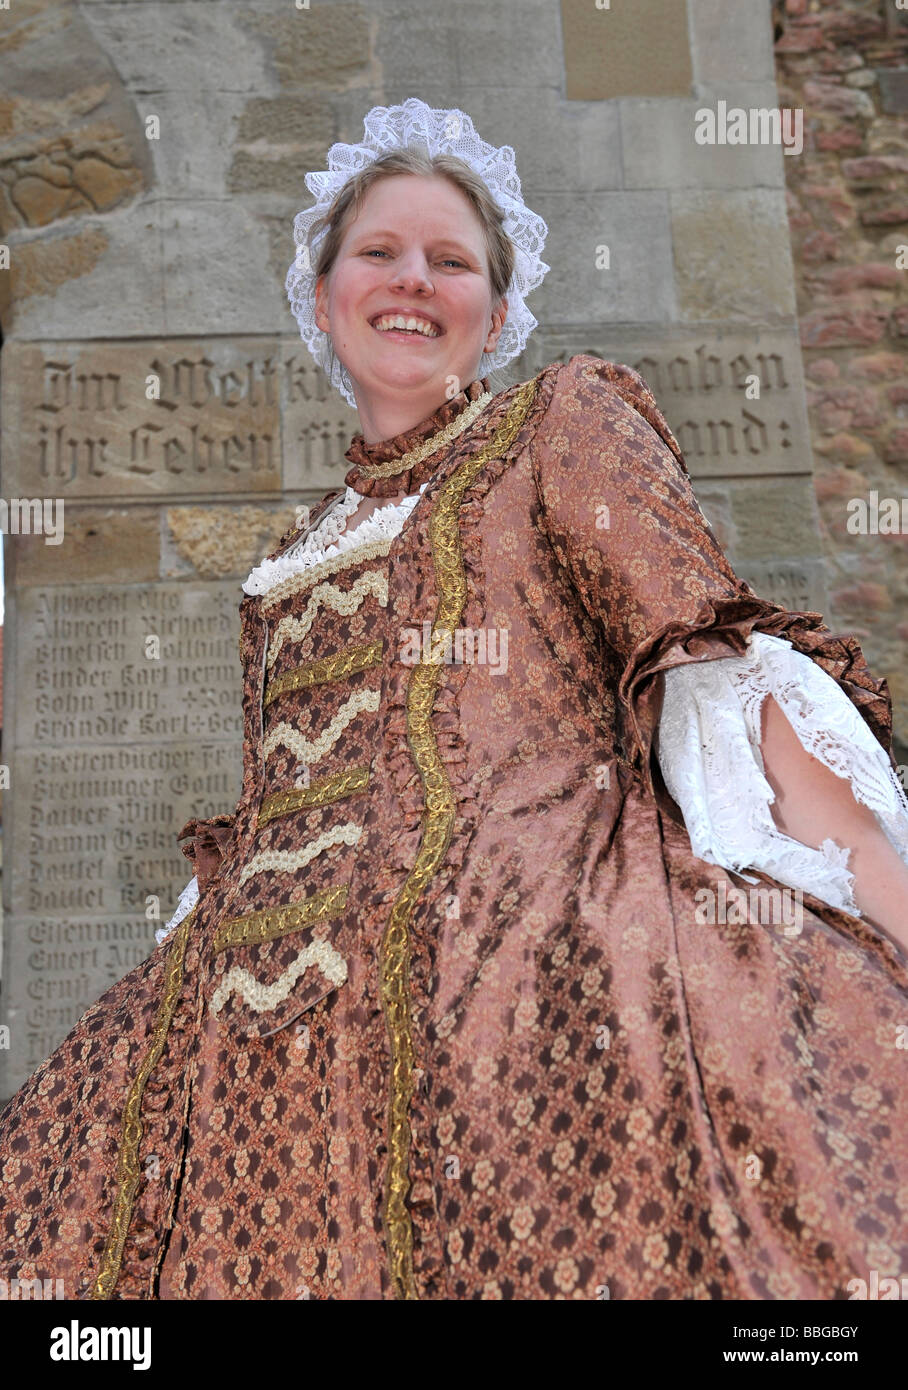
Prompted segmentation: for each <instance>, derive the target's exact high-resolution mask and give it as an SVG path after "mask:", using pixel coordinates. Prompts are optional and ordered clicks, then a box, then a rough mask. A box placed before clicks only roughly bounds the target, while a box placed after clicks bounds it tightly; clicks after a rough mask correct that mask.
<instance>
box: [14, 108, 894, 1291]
mask: <svg viewBox="0 0 908 1390" xmlns="http://www.w3.org/2000/svg"><path fill="white" fill-rule="evenodd" d="M366 131H367V135H366V140H365V142H364V143H363V144H362V145H355V146H352V147H348V146H334V147H333V148H332V151H331V153H330V156H329V162H330V163H331V165H332V167H331V169H330V170H329V171H328V173H327V174H318V175H315V174H312V175H309V176H307V185H308V186H309V187H310V190H311V191H313V192H314V191H316V189H318V191H319V194H320V196H319V198H318V200H317V202H316V205H315V207H314V208H310V209H307V210H305V212H303V213H301V214H300V215H299V217H298V218H297V222H296V227H295V232H296V237H297V244H298V246H300V248H301V250H304V251H305V252H306V254H305V255H302V256H299V257H298V258H297V260H296V261H295V263H294V265H293V266H292V267H291V270H290V272H289V274H288V279H287V287H288V292H289V294H290V298H291V304H292V305H293V308H294V312H295V313H296V315H297V318H298V321H299V323H300V332H301V336H302V337H303V339H304V341H305V342H306V343H307V345H308V346H309V347H310V348H311V351H312V352H313V355H314V356H315V358H316V360H317V361H318V362H319V363H320V364H321V365H322V366H323V367H324V369H325V371H326V372H327V373H328V374H329V377H330V379H331V381H332V382H333V384H334V385H335V386H336V387H337V388H338V390H340V391H342V392H343V393H344V395H345V396H348V398H350V399H352V400H355V402H356V405H357V407H358V409H359V412H360V418H361V422H362V430H361V432H360V433H358V434H356V435H355V436H354V438H353V439H352V441H351V443H350V447H349V448H348V449H347V451H346V460H347V463H348V465H349V467H348V470H347V472H346V474H345V477H344V482H345V487H344V488H343V489H342V488H337V489H335V490H333V491H332V492H329V493H328V494H326V496H325V497H324V498H323V499H322V500H321V502H319V504H318V505H317V506H316V508H315V509H314V514H313V516H312V519H311V524H310V525H309V526H308V527H306V528H305V529H303V530H299V529H294V530H291V531H289V532H288V533H287V534H286V535H285V536H284V537H283V538H282V540H281V542H280V544H279V546H278V547H277V549H276V550H275V551H274V552H273V553H272V554H271V555H270V556H266V557H265V558H264V559H263V560H262V562H261V563H260V564H259V565H257V566H256V567H255V568H254V569H253V571H252V572H251V573H250V575H249V576H248V578H247V580H246V582H245V584H244V586H243V587H244V589H245V593H246V597H245V598H244V599H243V601H242V603H241V605H240V613H241V620H242V632H241V642H240V649H241V654H242V659H243V670H244V696H243V724H244V737H243V759H244V781H243V793H242V796H241V798H240V801H239V803H238V804H237V806H236V808H235V810H234V811H233V812H232V813H230V812H228V811H225V812H224V813H223V814H222V815H219V816H215V817H212V818H211V819H210V820H207V821H192V822H190V823H189V824H188V825H187V826H185V827H184V828H183V831H182V832H181V840H182V841H183V842H184V850H185V852H186V854H187V857H188V858H189V859H190V860H191V861H192V864H193V868H194V870H195V873H194V876H193V878H192V879H191V880H190V882H189V884H188V885H187V887H186V889H185V890H184V894H183V895H182V896H181V900H180V903H179V904H178V906H177V911H176V912H175V913H174V916H173V918H172V919H171V921H170V922H169V923H168V924H167V926H166V927H165V928H164V929H162V931H161V932H160V939H159V944H158V947H157V949H156V950H155V951H154V952H153V953H152V954H151V955H150V957H149V958H148V959H147V960H146V961H144V962H143V963H142V964H141V965H140V966H138V967H137V968H135V969H134V970H132V971H131V972H130V973H129V974H128V975H126V976H125V977H124V978H123V979H122V980H120V981H119V982H118V983H117V984H116V985H115V986H114V987H113V988H112V989H111V990H109V991H108V993H107V994H105V995H104V996H103V997H102V998H101V999H100V1000H99V1001H98V1002H97V1003H96V1004H95V1005H94V1006H93V1007H92V1008H91V1009H90V1010H89V1011H88V1013H87V1014H86V1015H85V1016H84V1018H83V1019H82V1020H81V1021H80V1023H79V1024H78V1025H77V1027H76V1028H75V1029H74V1030H73V1032H72V1033H71V1034H70V1036H69V1037H68V1038H67V1039H66V1040H65V1042H64V1043H63V1044H62V1045H61V1046H60V1048H59V1049H58V1050H57V1052H56V1053H54V1055H53V1056H52V1057H51V1058H50V1059H49V1060H48V1061H47V1062H46V1063H45V1064H44V1065H43V1066H42V1067H41V1068H39V1070H38V1072H37V1073H36V1074H35V1075H34V1076H33V1077H32V1078H31V1079H30V1080H29V1082H28V1083H27V1084H26V1085H25V1086H24V1087H23V1088H22V1090H21V1091H20V1092H19V1093H18V1095H16V1096H15V1097H14V1098H13V1100H12V1101H11V1102H10V1104H9V1106H8V1108H7V1109H6V1110H5V1111H4V1112H3V1114H2V1116H0V1275H3V1276H4V1277H5V1276H6V1275H10V1276H12V1277H29V1278H37V1279H47V1278H53V1277H56V1278H64V1279H65V1281H66V1291H67V1296H68V1297H75V1298H97V1299H105V1298H111V1297H113V1298H128V1299H137V1298H142V1299H150V1298H162V1299H237V1300H239V1299H300V1298H305V1299H319V1300H333V1299H393V1298H399V1299H438V1300H441V1299H476V1300H479V1299H488V1300H495V1299H563V1298H564V1299H593V1300H598V1299H601V1298H603V1297H610V1298H612V1299H616V1300H617V1299H644V1300H656V1299H669V1298H670V1299H722V1300H728V1299H789V1298H803V1299H817V1298H820V1299H828V1300H834V1299H842V1298H845V1297H846V1289H847V1288H849V1287H850V1281H852V1280H854V1279H867V1278H869V1277H870V1274H869V1271H872V1270H896V1269H899V1268H902V1269H904V1268H908V1096H906V1088H905V1082H904V1071H905V1061H904V1059H905V1055H906V1047H908V1036H906V1018H908V949H906V947H908V943H906V940H905V936H904V926H903V914H902V912H901V903H902V901H903V900H904V897H905V894H906V887H905V885H906V884H908V802H906V800H905V796H904V793H903V792H902V790H901V787H900V785H899V782H898V779H897V778H896V776H895V773H894V768H893V760H892V756H891V753H890V738H891V722H890V714H891V707H890V701H889V696H888V691H887V688H886V684H885V682H884V681H882V680H878V679H876V678H875V677H874V676H873V675H872V674H871V672H870V671H869V670H868V668H867V665H866V663H865V661H864V658H863V655H862V653H861V650H860V647H859V646H858V644H857V642H856V641H855V640H854V638H853V637H849V636H836V635H834V634H833V633H831V632H830V631H829V629H828V628H827V627H826V626H825V625H824V624H823V622H822V619H821V618H820V616H819V615H818V614H816V613H799V612H789V611H788V610H786V609H784V608H782V607H780V606H779V605H778V604H775V603H772V602H770V601H769V600H768V599H764V598H761V597H760V596H759V595H757V594H756V593H754V591H753V590H752V589H750V588H749V586H748V585H747V584H745V583H744V582H743V581H742V580H741V579H739V578H738V577H737V575H736V574H735V573H734V571H733V570H732V568H731V566H730V565H729V563H728V560H727V559H726V557H725V556H724V554H723V553H722V550H721V548H720V546H719V544H718V542H717V540H716V537H715V535H714V534H713V532H712V530H711V529H710V527H709V525H708V523H707V521H706V519H705V517H704V516H703V513H702V512H701V510H700V508H699V506H698V504H697V500H696V497H695V496H694V492H693V488H692V486H691V483H690V479H689V477H688V474H687V468H686V464H685V460H684V457H683V454H682V451H681V449H680V447H679V445H678V441H677V440H676V438H675V436H674V435H673V433H672V431H671V428H670V427H669V424H668V422H667V421H666V419H665V417H664V416H663V414H662V412H661V410H660V409H659V406H658V404H657V402H656V401H655V399H654V397H653V395H652V393H651V391H650V390H649V387H648V386H647V384H646V382H645V381H644V380H643V378H642V377H641V376H640V375H639V373H638V372H636V371H635V370H634V369H633V368H632V367H629V366H626V365H623V364H621V363H614V362H609V361H604V360H602V359H601V358H598V357H595V356H592V355H590V354H587V353H580V354H577V355H575V356H572V357H570V358H569V360H568V361H566V362H552V363H549V364H548V365H547V366H545V367H544V368H543V369H542V370H541V371H540V372H538V373H537V375H536V376H535V377H532V378H531V379H529V380H527V381H524V382H519V383H517V384H516V385H511V386H507V387H506V388H505V389H503V390H500V391H498V392H497V393H495V392H493V391H492V390H491V389H490V382H489V377H488V376H480V375H479V373H480V372H481V371H483V370H486V371H488V370H491V369H493V368H494V367H496V366H501V365H504V364H505V363H506V362H508V361H510V360H511V359H513V358H514V357H516V356H517V355H518V354H519V353H520V352H521V351H522V349H523V347H524V345H525V343H526V339H527V335H528V333H529V332H530V331H531V330H532V328H533V327H534V326H535V319H534V318H533V316H532V315H531V314H530V313H529V311H528V310H527V309H526V306H525V304H524V301H523V296H524V294H525V293H527V292H528V290H529V289H532V288H533V287H534V286H535V285H536V284H538V283H539V281H540V279H541V278H542V275H543V274H544V273H545V271H546V270H547V268H548V267H546V266H545V265H544V263H543V262H542V261H541V259H540V252H541V249H542V245H543V237H544V233H545V226H544V224H543V223H542V222H541V219H539V218H537V217H536V216H535V214H533V213H531V212H530V211H529V209H527V208H526V206H525V204H524V203H523V199H522V197H521V193H520V181H519V179H518V178H517V175H516V171H515V170H514V167H513V150H511V149H510V147H509V146H505V147H503V148H502V149H500V150H494V149H492V147H491V146H488V145H486V144H485V143H484V142H482V141H480V140H479V137H478V136H477V135H476V133H475V131H474V130H473V126H472V122H470V120H469V117H467V116H465V115H464V113H463V112H451V111H435V110H432V109H431V108H429V107H427V106H426V105H425V104H424V103H422V102H420V101H418V100H416V99H415V98H411V99H410V100H409V101H408V102H406V103H404V105H403V106H401V107H392V108H383V107H380V108H376V110H374V111H372V112H370V113H369V115H368V116H367V118H366ZM411 145H414V146H419V147H420V148H419V149H416V150H415V152H411V150H410V146H411ZM426 160H428V161H429V164H428V166H427V164H426ZM310 180H311V182H310ZM478 183H479V184H482V187H480V188H477V184H478ZM495 204H497V205H498V206H497V207H496V206H495ZM313 225H314V226H315V227H316V229H317V231H318V235H317V236H315V237H312V238H310V236H309V233H310V231H311V228H312V226H313ZM319 237H321V238H322V239H323V244H322V245H321V247H320V248H319ZM310 253H311V254H310ZM426 329H437V332H431V331H428V332H427V331H425V330H426ZM377 502H378V503H381V505H376V503H377ZM364 504H365V506H367V507H369V508H370V509H371V512H370V514H369V515H368V516H365V515H363V513H362V511H361V509H362V507H363V505H364ZM603 520H604V522H605V524H603ZM414 635H415V636H416V637H418V638H419V649H420V655H419V656H418V659H415V660H414V658H413V656H412V654H411V653H412V649H413V637H414ZM467 637H468V638H469V641H466V640H465V638H467ZM474 637H476V638H478V639H479V641H478V643H477V647H476V649H474V648H473V645H472V640H473V638H474ZM482 639H486V640H482ZM452 652H454V653H455V654H456V655H455V656H454V657H453V659H452V658H451V656H450V653H452ZM490 652H494V653H498V654H499V655H500V656H502V658H503V659H497V658H494V659H491V660H490V659H488V654H489V653H490ZM738 880H740V881H743V882H744V883H745V884H747V885H749V890H748V891H747V892H744V891H742V889H741V886H740V882H739V881H738ZM792 893H793V894H794V895H795V898H794V904H793V908H794V910H793V911H788V910H786V911H784V912H783V913H779V912H777V909H778V907H779V905H780V904H783V903H784V904H786V905H787V904H790V902H791V897H790V895H791V894H792ZM705 901H706V902H708V903H710V904H711V905H712V910H711V911H710V912H706V913H704V912H703V911H702V910H701V909H702V907H703V904H704V902H705ZM728 904H731V905H732V911H727V910H726V909H727V905H728ZM742 904H743V907H742ZM764 909H765V910H764Z"/></svg>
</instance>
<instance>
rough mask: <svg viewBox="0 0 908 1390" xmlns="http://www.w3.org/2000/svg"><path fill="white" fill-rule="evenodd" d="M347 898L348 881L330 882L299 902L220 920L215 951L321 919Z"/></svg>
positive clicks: (338, 908)
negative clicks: (224, 920) (319, 890)
mask: <svg viewBox="0 0 908 1390" xmlns="http://www.w3.org/2000/svg"><path fill="white" fill-rule="evenodd" d="M346 901H347V885H346V884H345V883H336V884H332V886H331V887H330V888H324V889H322V891H321V892H320V893H313V894H312V896H311V897H310V898H304V899H303V901H302V902H298V903H287V905H286V907H266V908H265V909H264V910H263V911H260V912H247V913H246V915H245V916H244V917H232V918H231V919H230V921H229V922H221V924H220V926H219V927H218V928H217V931H216V932H215V934H214V954H215V955H217V954H218V952H219V951H226V950H228V949H229V948H230V947H231V946H254V945H258V944H259V943H260V942H262V941H274V940H275V939H276V938H277V937H279V936H287V935H288V933H289V932H293V931H299V930H300V929H301V928H302V927H308V926H310V925H311V923H312V922H321V921H324V919H325V918H326V917H336V916H337V915H338V913H339V912H343V910H344V904H345V903H346Z"/></svg>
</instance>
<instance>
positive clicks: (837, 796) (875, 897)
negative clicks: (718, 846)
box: [761, 695, 908, 950]
mask: <svg viewBox="0 0 908 1390" xmlns="http://www.w3.org/2000/svg"><path fill="white" fill-rule="evenodd" d="M762 716H763V722H762V737H761V747H762V753H763V766H764V772H765V774H766V780H767V781H768V782H769V784H770V786H771V787H772V789H773V791H774V793H775V801H774V802H773V803H772V805H771V811H772V818H773V820H774V821H775V823H776V825H777V826H778V827H779V829H780V830H781V831H783V832H784V834H786V835H790V836H791V837H792V839H795V840H799V841H800V842H801V843H802V844H805V845H810V846H811V848H813V849H819V847H820V845H821V844H822V842H823V841H824V840H825V839H827V838H829V839H832V840H835V842H836V844H838V845H840V846H841V847H842V848H848V849H850V850H851V854H850V856H849V860H848V867H849V869H850V871H851V872H852V873H853V874H854V889H853V891H854V899H855V902H856V903H857V905H858V907H859V908H860V909H861V912H862V914H863V915H864V917H865V918H866V920H867V921H869V922H870V924H871V925H872V926H876V927H882V928H884V929H885V930H886V931H889V932H890V933H891V934H892V935H893V936H894V937H895V938H896V940H897V941H899V943H900V944H901V945H902V946H903V947H904V948H905V950H908V866H906V865H905V864H904V863H903V862H902V860H901V858H900V857H899V855H898V854H897V853H896V851H895V849H894V848H893V846H892V845H891V844H890V843H889V841H888V839H887V838H886V836H885V834H884V833H883V831H882V829H881V828H880V826H879V823H878V822H877V819H876V816H875V815H874V814H873V812H872V811H871V810H870V808H869V807H867V806H862V805H860V804H859V803H858V802H857V801H856V800H855V799H854V796H853V795H852V792H851V787H850V785H849V783H848V782H847V781H846V780H845V779H844V778H842V777H837V776H836V774H835V773H834V772H832V771H831V769H830V768H828V767H824V765H823V764H822V763H821V762H819V761H818V759H816V758H814V757H811V755H810V754H809V753H808V752H807V750H806V749H805V748H803V747H802V746H801V743H800V741H799V739H798V736H797V734H796V733H795V731H794V729H793V728H792V727H791V724H790V723H789V722H788V720H787V718H786V717H785V715H784V714H783V713H782V711H781V709H780V708H779V706H778V704H777V703H776V701H775V700H774V699H773V697H772V696H771V695H767V697H766V698H765V700H764V701H763V709H762Z"/></svg>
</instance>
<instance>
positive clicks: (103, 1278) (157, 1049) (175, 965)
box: [89, 903, 198, 1299]
mask: <svg viewBox="0 0 908 1390" xmlns="http://www.w3.org/2000/svg"><path fill="white" fill-rule="evenodd" d="M197 909H198V903H196V906H195V907H193V908H192V910H191V911H190V912H188V913H187V914H186V916H185V917H184V918H183V920H182V922H181V923H180V924H179V926H178V927H177V928H176V930H175V932H174V933H173V936H172V937H171V945H170V951H169V952H168V955H167V967H166V971H165V975H164V992H163V994H162V995H161V1001H160V1003H159V1004H158V1012H157V1016H156V1018H155V1021H154V1028H153V1029H152V1035H151V1047H150V1048H149V1049H148V1051H147V1052H146V1054H145V1060H144V1061H143V1063H142V1065H141V1067H140V1068H139V1070H138V1072H137V1073H136V1075H135V1078H134V1080H133V1083H132V1085H131V1086H130V1088H129V1094H128V1096H127V1097H126V1105H125V1107H124V1109H123V1124H122V1128H121V1131H120V1146H119V1151H118V1153H117V1172H116V1178H117V1195H116V1197H115V1198H114V1205H113V1216H112V1217H111V1223H110V1231H109V1233H108V1236H107V1242H106V1244H105V1246H104V1253H103V1254H102V1256H101V1263H100V1266H99V1268H98V1274H97V1277H96V1279H95V1282H94V1285H93V1286H92V1291H91V1293H90V1295H89V1297H90V1298H92V1299H108V1298H110V1296H111V1294H112V1293H113V1291H114V1287H115V1285H116V1282H117V1279H118V1278H119V1276H120V1266H121V1264H122V1261H123V1249H124V1247H125V1245H126V1236H127V1233H128V1230H129V1223H130V1220H131V1218H132V1209H133V1206H134V1204H135V1198H136V1190H137V1188H138V1186H139V1179H140V1173H139V1145H140V1144H141V1142H142V1114H141V1111H142V1096H143V1094H144V1091H145V1083H146V1082H147V1081H148V1078H149V1076H150V1075H151V1073H152V1072H153V1070H154V1068H155V1067H156V1066H157V1064H158V1061H159V1059H160V1056H161V1053H162V1052H163V1051H164V1044H165V1042H166V1041H167V1034H168V1032H169V1031H170V1025H171V1022H172V1021H173V1015H174V1011H175V1009H176V1004H177V999H178V997H179V994H180V989H181V987H182V984H183V963H184V961H185V958H186V944H187V942H188V941H189V933H190V931H191V930H192V922H193V919H194V918H195V915H196V911H197Z"/></svg>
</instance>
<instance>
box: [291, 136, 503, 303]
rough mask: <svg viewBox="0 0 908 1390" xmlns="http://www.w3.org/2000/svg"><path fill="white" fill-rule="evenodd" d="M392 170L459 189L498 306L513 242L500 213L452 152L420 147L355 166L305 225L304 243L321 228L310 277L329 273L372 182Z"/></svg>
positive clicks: (478, 181) (393, 151)
mask: <svg viewBox="0 0 908 1390" xmlns="http://www.w3.org/2000/svg"><path fill="white" fill-rule="evenodd" d="M393 174H421V175H423V176H425V177H431V176H433V175H440V176H441V177H442V178H446V179H447V180H448V182H449V183H452V184H453V185H454V187H455V188H459V189H460V191H461V193H463V194H464V196H465V197H466V198H467V199H468V201H469V203H470V206H471V207H472V209H473V211H474V212H475V214H476V216H477V218H478V220H479V224H480V227H481V228H482V234H483V240H484V241H485V247H486V260H487V263H488V273H489V287H490V289H491V292H492V303H493V304H497V303H498V301H499V300H500V299H501V298H502V296H503V295H505V294H506V293H507V289H508V285H509V284H510V283H511V277H512V275H513V274H514V264H515V254H514V243H513V242H512V241H511V238H510V237H509V236H508V234H507V232H506V231H505V230H504V225H503V224H504V213H503V212H502V210H501V208H500V207H499V206H498V204H497V203H496V202H495V200H494V198H493V197H492V195H491V193H490V192H489V190H488V188H487V187H486V185H485V184H484V183H483V181H482V179H481V178H480V177H479V175H478V174H477V173H475V172H474V171H473V169H471V167H470V165H469V164H467V163H466V161H465V160H463V159H459V158H458V157H457V155H453V154H434V155H430V154H429V152H428V151H427V150H422V149H399V150H389V151H388V153H387V154H383V155H381V156H380V157H379V158H378V159H374V160H373V161H372V162H371V163H370V164H367V165H366V167H365V168H364V169H360V170H359V171H358V173H356V174H354V175H353V176H352V177H351V178H349V179H348V180H347V182H346V183H345V184H344V186H343V188H341V190H340V191H339V193H338V194H337V197H336V198H335V199H334V201H333V202H332V204H331V206H330V207H329V208H328V210H327V212H325V213H324V214H323V215H322V216H321V217H319V218H317V219H316V220H315V221H314V222H313V223H312V226H311V227H310V228H309V236H308V245H309V247H310V249H311V246H312V242H313V241H314V240H315V238H316V237H317V236H318V235H319V234H320V233H321V232H323V231H324V230H325V228H326V227H327V229H328V230H327V232H326V233H325V237H324V240H323V241H322V244H321V246H320V247H319V252H318V257H317V260H316V262H315V278H316V280H317V279H319V278H320V277H321V276H322V275H325V276H327V275H330V273H331V271H332V270H333V269H334V264H335V262H336V260H337V257H338V253H339V251H340V247H341V242H342V241H343V238H344V233H345V232H346V230H347V227H348V226H349V225H350V223H351V222H352V221H353V219H354V218H355V217H357V216H358V214H359V212H360V210H361V208H362V205H363V201H364V199H365V197H366V194H367V193H368V191H369V189H370V188H371V187H372V185H373V184H375V183H377V182H378V180H379V179H383V178H390V177H391V175H393Z"/></svg>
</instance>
